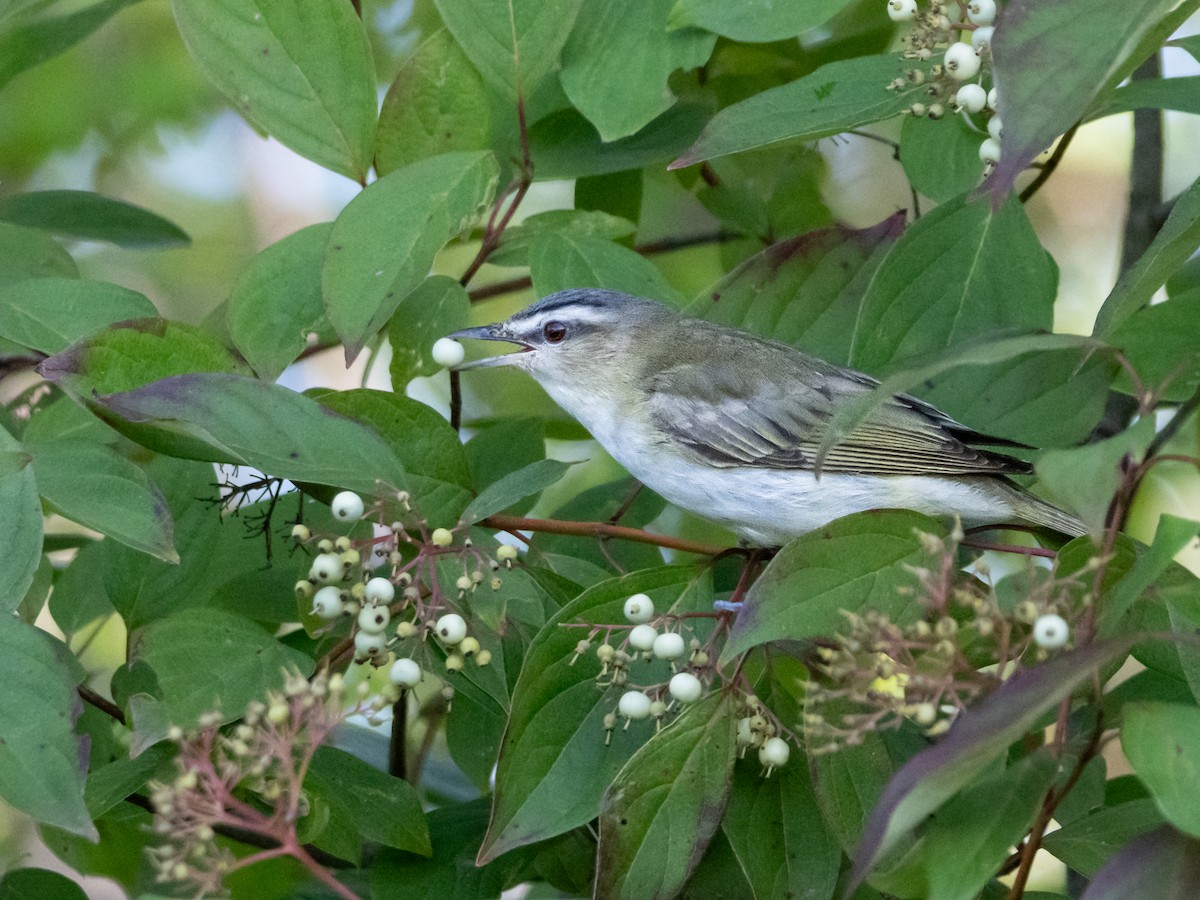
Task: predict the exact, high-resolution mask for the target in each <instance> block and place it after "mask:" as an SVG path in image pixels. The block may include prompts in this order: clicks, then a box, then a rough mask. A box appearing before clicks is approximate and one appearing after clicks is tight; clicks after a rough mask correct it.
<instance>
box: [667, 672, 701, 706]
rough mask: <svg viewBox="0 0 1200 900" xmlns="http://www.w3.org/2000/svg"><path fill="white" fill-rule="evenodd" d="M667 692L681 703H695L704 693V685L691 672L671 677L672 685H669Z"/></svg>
mask: <svg viewBox="0 0 1200 900" xmlns="http://www.w3.org/2000/svg"><path fill="white" fill-rule="evenodd" d="M667 690H668V691H670V693H671V696H672V697H674V698H675V699H676V700H678V701H679V702H680V703H695V702H696V701H697V700H699V699H700V695H701V694H703V693H704V685H703V684H701V683H700V679H699V678H697V677H696V676H695V675H693V674H692V673H691V672H679V673H678V674H676V675H673V676H671V683H670V684H668V685H667Z"/></svg>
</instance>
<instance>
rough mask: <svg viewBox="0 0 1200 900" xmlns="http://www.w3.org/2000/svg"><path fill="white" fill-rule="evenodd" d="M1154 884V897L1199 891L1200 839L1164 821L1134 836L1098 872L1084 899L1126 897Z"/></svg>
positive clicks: (1182, 897)
mask: <svg viewBox="0 0 1200 900" xmlns="http://www.w3.org/2000/svg"><path fill="white" fill-rule="evenodd" d="M1148 885H1153V891H1154V898H1155V900H1191V898H1193V897H1195V896H1196V894H1197V892H1198V891H1200V841H1197V840H1196V839H1195V838H1193V837H1189V836H1188V835H1186V834H1180V833H1179V832H1178V831H1176V830H1175V829H1174V828H1171V827H1170V826H1169V825H1164V826H1163V827H1162V828H1159V829H1157V830H1155V831H1152V832H1150V833H1149V834H1145V835H1142V836H1140V837H1137V838H1134V839H1133V840H1132V841H1130V842H1129V843H1128V844H1126V845H1125V846H1124V847H1122V848H1121V849H1120V851H1118V852H1117V854H1116V855H1115V856H1113V857H1112V859H1110V860H1109V861H1108V863H1107V864H1106V865H1105V866H1104V868H1103V869H1101V870H1100V871H1099V872H1097V873H1096V874H1095V876H1094V877H1093V878H1092V880H1091V883H1090V884H1089V885H1088V887H1087V890H1085V891H1084V892H1083V895H1082V897H1081V900H1127V898H1130V897H1136V896H1138V895H1139V894H1140V893H1142V892H1144V891H1145V889H1146V887H1147V886H1148Z"/></svg>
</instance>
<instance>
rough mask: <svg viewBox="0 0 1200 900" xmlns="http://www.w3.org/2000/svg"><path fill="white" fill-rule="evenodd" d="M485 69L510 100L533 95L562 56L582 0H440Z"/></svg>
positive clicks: (445, 16)
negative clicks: (563, 46)
mask: <svg viewBox="0 0 1200 900" xmlns="http://www.w3.org/2000/svg"><path fill="white" fill-rule="evenodd" d="M434 2H435V4H436V6H437V8H438V12H440V13H441V14H442V21H443V22H445V23H446V27H447V28H448V29H450V33H451V34H452V35H454V39H455V40H456V41H458V43H459V46H461V47H462V48H463V50H464V51H465V52H466V54H467V58H468V59H470V60H471V62H472V63H474V65H475V68H476V69H478V70H479V74H480V75H482V76H483V80H484V81H486V82H487V83H488V84H489V85H491V86H492V87H493V88H495V89H496V90H498V91H499V92H500V93H501V94H503V95H504V96H505V97H507V98H508V99H509V100H517V99H518V98H523V97H529V96H530V95H532V94H533V91H534V89H535V88H536V87H537V85H538V82H539V81H541V80H542V76H543V75H545V74H546V73H547V72H549V71H550V69H551V67H553V65H554V63H555V62H556V61H557V60H558V52H559V50H561V49H562V45H563V44H564V43H565V42H566V40H567V35H569V34H570V33H571V26H572V25H573V24H574V22H575V16H576V15H577V14H578V13H579V8H580V6H581V5H582V0H434Z"/></svg>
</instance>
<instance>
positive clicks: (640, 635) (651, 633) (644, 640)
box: [305, 581, 658, 650]
mask: <svg viewBox="0 0 1200 900" xmlns="http://www.w3.org/2000/svg"><path fill="white" fill-rule="evenodd" d="M305 584H308V582H307V581H306V582H305ZM656 637H658V630H657V629H656V628H655V627H654V626H653V625H636V626H634V628H633V630H632V631H630V632H629V646H630V647H632V648H633V649H634V650H651V649H653V647H654V639H655V638H656Z"/></svg>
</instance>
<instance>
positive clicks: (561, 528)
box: [479, 515, 725, 556]
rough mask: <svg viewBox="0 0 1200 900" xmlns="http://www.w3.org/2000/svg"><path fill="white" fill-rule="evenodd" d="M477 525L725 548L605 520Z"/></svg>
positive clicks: (508, 519)
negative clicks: (612, 523)
mask: <svg viewBox="0 0 1200 900" xmlns="http://www.w3.org/2000/svg"><path fill="white" fill-rule="evenodd" d="M479 524H480V525H482V526H483V527H485V528H496V529H499V530H500V531H543V532H545V533H547V534H568V535H574V536H577V537H597V538H599V537H606V538H616V539H618V540H622V541H633V542H635V543H638V544H653V545H654V546H656V547H665V548H667V549H668V550H679V551H681V552H683V553H696V554H698V555H700V556H716V555H717V554H718V553H722V552H723V551H724V550H725V548H724V547H715V546H713V545H712V544H703V543H700V542H699V541H689V540H686V539H685V538H676V537H670V536H668V535H663V534H652V533H651V532H649V531H642V530H641V529H639V528H627V527H625V526H624V525H611V524H609V523H608V522H567V521H564V520H561V519H527V518H524V517H523V516H504V515H496V516H488V517H487V518H486V519H484V520H483V521H482V522H480V523H479Z"/></svg>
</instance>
